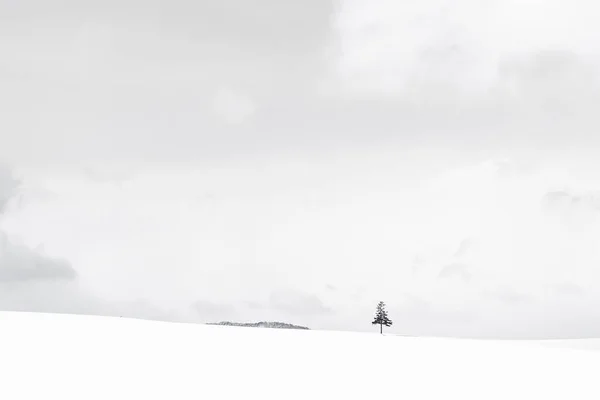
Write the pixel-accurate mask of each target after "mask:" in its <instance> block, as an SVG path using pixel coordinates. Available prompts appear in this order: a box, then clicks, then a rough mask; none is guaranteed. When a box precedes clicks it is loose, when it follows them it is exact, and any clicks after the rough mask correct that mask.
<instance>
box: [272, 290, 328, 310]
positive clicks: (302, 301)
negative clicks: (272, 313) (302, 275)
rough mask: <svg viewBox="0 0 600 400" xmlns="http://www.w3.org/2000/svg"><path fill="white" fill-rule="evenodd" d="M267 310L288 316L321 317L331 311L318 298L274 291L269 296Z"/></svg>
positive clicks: (297, 293)
mask: <svg viewBox="0 0 600 400" xmlns="http://www.w3.org/2000/svg"><path fill="white" fill-rule="evenodd" d="M266 306H267V307H268V308H270V309H273V310H276V311H283V312H285V313H288V314H290V315H295V316H298V315H300V316H301V315H323V314H330V313H332V312H333V311H332V310H331V309H330V308H329V307H327V306H326V305H325V304H323V301H321V299H320V298H319V297H317V296H316V295H313V294H305V293H302V292H298V291H294V290H285V291H283V290H279V291H274V292H272V293H271V295H270V296H269V302H268V304H267V305H266Z"/></svg>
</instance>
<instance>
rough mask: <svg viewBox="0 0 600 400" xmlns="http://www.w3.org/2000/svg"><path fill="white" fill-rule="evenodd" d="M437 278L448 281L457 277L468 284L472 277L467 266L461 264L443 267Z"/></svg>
mask: <svg viewBox="0 0 600 400" xmlns="http://www.w3.org/2000/svg"><path fill="white" fill-rule="evenodd" d="M438 277H439V278H443V279H449V278H454V277H457V278H459V279H461V280H463V281H464V282H469V281H470V280H471V278H472V277H473V274H472V273H471V272H470V271H469V266H468V265H466V264H461V263H454V264H450V265H447V266H445V267H444V268H442V270H441V271H440V273H439V275H438Z"/></svg>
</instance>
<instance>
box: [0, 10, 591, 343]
mask: <svg viewBox="0 0 600 400" xmlns="http://www.w3.org/2000/svg"><path fill="white" fill-rule="evenodd" d="M598 20H600V6H598V5H597V4H596V2H593V1H586V0H574V1H570V2H564V1H559V0H519V1H517V0H477V1H475V0H459V1H456V0H454V1H449V0H422V1H418V2H414V1H413V2H402V1H398V0H340V1H335V2H333V1H327V0H303V1H283V0H259V1H253V2H248V1H242V0H214V1H207V0H200V1H191V0H169V1H166V0H145V1H141V0H119V1H116V0H103V1H87V2H82V1H75V0H60V1H58V0H57V1H41V0H18V1H17V0H0V54H1V56H0V161H2V162H4V164H3V166H2V167H1V168H0V309H5V310H27V311H56V312H76V313H92V314H104V315H123V316H132V317H143V318H157V319H165V320H183V321H193V322H212V321H217V320H239V321H255V320H282V321H285V322H291V323H297V324H302V325H308V326H310V327H311V328H315V329H350V330H371V329H373V328H372V327H371V325H370V322H371V320H372V315H373V312H374V311H375V306H376V304H377V302H378V301H379V300H384V301H386V302H387V304H388V308H389V311H390V317H391V318H392V320H394V323H395V324H394V327H393V328H392V330H393V331H394V332H398V333H405V334H421V335H453V336H471V337H482V336H484V337H492V336H495V337H581V336H586V337H589V336H600V175H599V172H598V171H600V161H598V157H597V154H598V151H600V135H599V134H598V132H599V128H600V117H599V116H598V112H597V110H598V107H599V106H600V91H599V86H598V72H599V71H600V69H599V68H600V28H599V27H598V26H597V21H598Z"/></svg>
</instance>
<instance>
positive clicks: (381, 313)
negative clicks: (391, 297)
mask: <svg viewBox="0 0 600 400" xmlns="http://www.w3.org/2000/svg"><path fill="white" fill-rule="evenodd" d="M372 324H373V325H379V333H381V334H383V326H384V325H385V326H387V327H388V328H389V327H390V326H392V320H391V319H389V318H388V314H387V311H386V310H385V303H384V302H383V301H380V302H379V304H377V311H376V313H375V319H374V320H373V322H372Z"/></svg>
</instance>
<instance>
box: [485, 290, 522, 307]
mask: <svg viewBox="0 0 600 400" xmlns="http://www.w3.org/2000/svg"><path fill="white" fill-rule="evenodd" d="M482 295H483V297H489V298H492V299H495V300H498V301H500V302H501V303H503V304H508V305H516V304H522V303H529V302H532V301H533V300H534V299H533V297H532V296H530V295H528V294H525V293H520V292H518V291H516V290H514V289H512V288H509V287H502V288H498V289H494V290H488V291H485V292H484V293H483V294H482Z"/></svg>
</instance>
